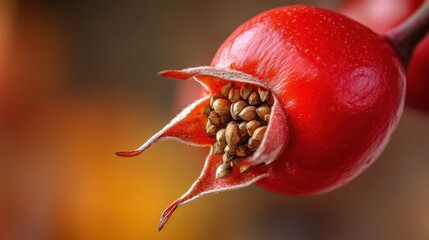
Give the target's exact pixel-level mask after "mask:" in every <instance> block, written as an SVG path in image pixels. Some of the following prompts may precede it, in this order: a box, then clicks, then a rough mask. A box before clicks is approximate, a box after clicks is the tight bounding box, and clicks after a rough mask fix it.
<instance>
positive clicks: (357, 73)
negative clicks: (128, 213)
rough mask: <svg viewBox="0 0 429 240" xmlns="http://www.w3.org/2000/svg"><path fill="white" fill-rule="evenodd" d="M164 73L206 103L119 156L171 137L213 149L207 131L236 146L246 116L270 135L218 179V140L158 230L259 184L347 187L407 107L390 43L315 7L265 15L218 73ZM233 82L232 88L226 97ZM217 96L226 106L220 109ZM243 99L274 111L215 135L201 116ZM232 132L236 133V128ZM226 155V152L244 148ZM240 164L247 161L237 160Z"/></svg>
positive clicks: (219, 62)
mask: <svg viewBox="0 0 429 240" xmlns="http://www.w3.org/2000/svg"><path fill="white" fill-rule="evenodd" d="M161 75H162V76H165V77H171V78H175V79H179V80H187V79H190V78H192V79H194V80H196V81H198V82H200V83H201V84H202V85H203V86H204V88H205V91H206V92H207V95H208V96H206V97H204V98H202V99H200V100H198V101H196V102H194V103H193V104H191V105H190V106H189V107H187V108H186V109H185V110H183V111H182V113H180V114H179V115H178V116H177V117H176V118H175V119H173V121H172V122H171V123H169V124H168V125H167V126H166V127H165V128H164V129H162V130H161V131H160V132H159V133H157V134H156V135H154V136H153V137H152V138H151V139H149V141H148V142H146V143H145V144H143V145H142V146H141V147H140V148H138V149H137V150H134V151H130V152H119V153H117V154H118V155H120V156H135V155H138V154H140V153H141V152H143V151H144V150H146V149H147V148H148V147H149V146H151V145H152V144H153V143H155V142H157V141H160V140H163V139H169V138H175V139H178V140H180V141H183V142H187V143H190V144H194V145H203V146H209V145H213V144H215V142H216V140H215V139H214V138H212V137H210V136H208V133H209V135H212V136H213V134H216V139H218V136H217V135H221V134H219V132H221V131H225V132H228V131H229V138H228V136H227V137H226V139H227V141H228V139H230V140H229V141H235V138H234V136H235V135H237V136H241V137H242V136H243V135H245V134H246V133H242V132H241V133H240V132H237V131H238V130H236V131H233V130H231V129H237V127H236V126H237V125H238V124H239V123H240V124H241V122H243V121H244V122H245V123H246V124H247V123H248V122H246V121H248V119H247V117H249V116H250V117H249V119H252V117H253V119H257V121H259V122H260V124H262V125H263V127H261V128H263V130H264V132H265V135H260V136H263V139H262V141H261V142H260V146H259V147H258V148H257V149H256V150H255V151H254V152H252V153H251V154H248V155H246V154H244V157H241V158H239V159H238V160H237V161H236V162H234V164H231V166H232V167H231V168H230V169H228V171H229V172H228V173H227V174H226V175H221V177H219V176H220V175H219V168H220V167H221V166H223V165H224V164H225V161H226V160H225V159H224V156H228V155H225V154H226V153H225V154H224V155H222V154H217V153H216V147H217V145H216V144H218V145H219V140H217V143H216V144H215V146H214V147H212V150H211V153H210V154H209V156H208V157H207V159H206V163H205V166H204V169H203V171H202V173H201V175H200V177H199V178H198V179H197V181H196V182H195V183H194V184H193V186H192V187H191V189H190V190H189V191H188V192H187V193H185V194H184V195H183V196H182V197H181V198H179V199H178V200H176V201H175V202H174V203H173V204H172V205H171V206H169V207H168V208H167V209H166V210H165V212H164V213H163V215H162V217H161V222H160V225H159V228H162V227H163V226H164V224H165V223H166V221H167V220H168V219H169V218H170V216H171V214H172V213H173V211H174V210H175V209H176V208H177V207H178V206H179V205H181V204H184V203H186V202H189V201H191V200H193V199H196V198H198V197H200V196H202V195H205V194H207V193H212V192H220V191H225V190H231V189H237V188H241V187H245V186H248V185H250V184H252V183H256V184H257V185H258V186H261V187H263V188H265V189H267V190H270V191H273V192H278V193H282V194H288V195H311V194H317V193H322V192H326V191H329V190H332V189H335V188H337V187H339V186H342V185H344V184H345V183H347V182H349V181H350V180H351V179H353V178H354V177H356V176H357V175H358V174H359V173H361V172H362V171H363V170H365V169H366V168H367V167H368V166H369V165H370V164H371V163H372V162H374V160H375V159H376V158H377V157H378V156H379V155H380V153H381V152H382V150H383V148H384V147H385V145H386V144H387V142H388V140H389V138H390V135H391V134H392V132H393V130H394V129H395V127H396V125H397V123H398V120H399V117H400V115H401V112H402V106H403V99H404V81H405V79H404V75H405V74H404V70H403V67H402V64H401V63H400V61H399V59H398V57H397V55H396V54H395V52H394V51H393V50H392V48H391V47H390V45H389V44H388V43H387V42H386V41H385V40H384V38H382V37H380V36H379V35H377V34H376V33H374V32H372V31H371V30H369V29H368V28H366V27H364V26H362V25H360V24H358V23H356V22H355V21H352V20H350V19H348V18H347V17H344V16H342V15H339V14H336V13H333V12H330V11H327V10H323V9H319V8H315V7H310V6H290V7H281V8H276V9H272V10H269V11H266V12H264V13H261V14H259V15H258V16H256V17H254V18H252V19H250V20H249V21H247V22H246V23H244V24H243V25H241V26H240V27H239V28H238V29H236V30H235V31H234V32H233V33H232V35H231V36H230V37H229V38H228V39H227V40H226V41H225V42H224V43H223V45H222V46H221V47H220V49H219V50H218V52H217V54H216V56H215V57H214V59H213V62H212V64H211V67H197V68H188V69H184V70H168V71H164V72H162V73H161ZM229 83H233V84H234V85H235V88H228V91H229V92H227V94H224V93H223V92H224V89H225V86H229V85H228V84H229ZM246 86H247V87H249V86H250V88H252V89H253V90H251V91H250V92H252V91H254V92H253V93H252V94H253V95H254V97H255V99H256V100H258V99H259V100H258V101H256V102H258V103H255V104H252V103H251V102H252V101H251V100H250V99H251V97H248V95H246V94H244V95H246V96H244V95H243V94H242V93H241V91H243V89H246ZM234 89H235V90H234ZM255 89H258V91H256V90H255ZM264 91H267V92H269V93H270V94H272V95H271V96H272V102H271V103H268V102H269V101H268V100H267V101H266V103H265V102H264V100H262V99H263V96H264V95H263V92H264ZM237 92H240V96H238V95H237V94H238V93H237ZM250 92H249V93H250ZM236 93H237V94H236ZM257 93H259V96H260V97H258V96H256V94H257ZM221 94H222V95H221ZM234 94H235V95H234ZM211 95H213V96H211ZM225 96H228V97H225ZM231 96H232V97H231ZM234 96H238V98H239V99H235V97H234ZM217 98H220V99H222V100H219V104H218V105H216V104H213V101H214V100H215V99H217ZM247 98H248V99H249V100H247ZM239 100H240V101H244V102H245V103H244V104H245V105H249V104H250V105H256V106H258V109H259V107H266V108H269V109H270V113H269V114H268V115H266V116H264V117H266V118H264V119H265V120H262V119H263V117H262V116H261V115H259V117H258V116H256V115H255V114H253V115H252V111H251V110H249V111H245V110H243V111H245V112H246V113H248V115H249V116H247V115H243V114H242V113H243V112H240V114H242V115H240V117H241V119H239V117H237V119H238V120H237V123H234V120H235V119H236V118H235V117H234V115H233V114H231V115H232V116H233V118H234V120H231V118H230V120H228V122H227V123H225V124H224V125H223V126H222V127H225V126H226V125H227V124H228V126H226V130H225V128H222V127H219V128H222V129H224V130H222V129H221V130H219V129H217V126H216V124H217V123H216V124H215V123H213V124H214V125H211V121H212V120H213V119H209V120H207V118H206V117H205V116H204V115H206V116H207V115H208V113H207V112H206V111H207V109H208V107H207V106H211V107H210V109H209V110H210V111H212V112H213V111H214V112H215V114H217V113H219V115H222V114H224V113H223V112H225V111H224V110H225V109H224V108H226V109H228V108H227V107H229V106H230V105H231V106H235V105H234V104H235V102H237V101H239ZM211 101H212V103H211ZM246 101H248V103H246ZM261 102H262V103H261ZM257 104H259V105H257ZM252 107H253V106H250V108H252ZM213 109H214V110H213ZM233 109H235V108H234V107H231V113H232V112H233ZM210 113H211V112H210ZM258 114H259V112H258ZM213 122H215V121H213ZM231 122H233V124H231ZM264 124H265V126H264ZM229 125H233V126H232V127H231V128H230V129H229ZM206 127H207V129H206ZM234 127H235V128H234ZM212 129H215V130H216V131H218V130H219V131H218V132H212ZM206 130H207V132H206ZM230 130H231V131H230ZM265 130H266V131H265ZM259 132H262V131H259ZM259 132H258V133H259ZM234 134H235V135H234ZM241 134H243V135H241ZM226 135H227V133H226ZM249 135H251V133H249ZM255 135H256V131H255V132H254V133H253V135H252V136H251V138H255V139H256V138H257V137H254V136H255ZM231 139H232V140H231ZM245 139H246V141H247V139H249V137H248V136H247V137H245ZM242 140H243V138H241V140H237V141H235V142H239V141H242ZM228 144H229V142H228ZM250 145H251V143H250V140H249V144H248V145H247V147H249V148H250ZM227 147H228V148H225V149H224V151H225V152H227V151H228V150H230V147H237V145H233V144H231V146H230V145H228V146H227ZM227 149H228V150H227ZM236 156H241V155H239V154H238V152H236Z"/></svg>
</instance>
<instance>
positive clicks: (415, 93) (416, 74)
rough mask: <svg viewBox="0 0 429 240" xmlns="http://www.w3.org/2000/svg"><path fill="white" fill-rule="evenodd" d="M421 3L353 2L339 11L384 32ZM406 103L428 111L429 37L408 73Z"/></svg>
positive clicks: (397, 0) (401, 0)
mask: <svg viewBox="0 0 429 240" xmlns="http://www.w3.org/2000/svg"><path fill="white" fill-rule="evenodd" d="M422 3H423V0H395V1H391V0H354V1H353V0H352V1H346V2H345V4H344V5H343V7H342V8H341V12H342V13H344V14H345V15H347V16H349V17H351V18H353V19H355V20H356V21H358V22H361V23H362V24H364V25H366V26H368V27H370V28H372V29H373V30H374V31H377V32H380V33H384V32H386V31H388V30H390V29H392V28H393V27H395V26H397V25H399V24H400V23H401V22H402V21H404V20H405V19H406V18H407V17H409V16H410V15H411V14H412V13H413V12H414V11H415V10H416V9H417V8H418V7H419V6H420V5H421V4H422ZM405 100H406V103H407V105H409V106H412V107H415V108H417V109H419V110H423V111H425V112H429V35H426V37H425V38H424V39H423V40H422V41H421V42H420V43H419V45H418V46H417V47H416V49H415V50H414V54H413V57H412V59H411V62H410V64H409V67H408V70H407V96H406V99H405Z"/></svg>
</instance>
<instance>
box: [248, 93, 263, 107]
mask: <svg viewBox="0 0 429 240" xmlns="http://www.w3.org/2000/svg"><path fill="white" fill-rule="evenodd" d="M248 102H249V104H250V105H253V106H255V105H258V104H260V103H261V98H259V94H258V93H257V92H253V93H252V94H250V96H249V99H248Z"/></svg>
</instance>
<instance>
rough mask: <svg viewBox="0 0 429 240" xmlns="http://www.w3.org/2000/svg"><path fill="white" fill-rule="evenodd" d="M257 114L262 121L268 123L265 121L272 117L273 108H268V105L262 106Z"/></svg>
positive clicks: (257, 110)
mask: <svg viewBox="0 0 429 240" xmlns="http://www.w3.org/2000/svg"><path fill="white" fill-rule="evenodd" d="M256 113H257V114H258V116H259V117H260V118H261V119H262V120H264V121H266V120H265V118H266V115H270V113H271V108H270V107H268V106H267V105H264V106H260V107H258V108H257V109H256Z"/></svg>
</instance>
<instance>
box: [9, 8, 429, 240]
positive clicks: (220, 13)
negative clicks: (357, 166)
mask: <svg viewBox="0 0 429 240" xmlns="http://www.w3.org/2000/svg"><path fill="white" fill-rule="evenodd" d="M349 2H350V1H349ZM354 2H356V1H354ZM358 2H359V1H358ZM362 2H365V1H362ZM384 2H388V5H386V6H392V3H396V0H391V1H384ZM296 3H305V4H313V5H317V6H321V7H324V8H328V9H341V8H342V6H344V2H343V1H340V0H337V1H330V0H324V1H322V0H320V1H314V0H313V1H310V0H307V1H293V0H267V1H259V0H234V1H231V0H217V1H197V0H180V1H167V0H158V1H137V0H123V1H110V0H105V1H97V0H86V1H83V0H76V1H49V0H40V1H34V0H33V1H17V0H1V1H0V239H4V240H27V239H31V240H45V239H53V240H57V239H59V240H60V239H61V240H63V239H64V240H68V239H70V240H72V239H73V240H74V239H79V240H80V239H82V240H85V239H112V240H113V239H125V240H128V239H129V240H133V239H207V240H209V239H225V240H229V239H231V240H232V239H234V240H235V239H246V240H257V239H304V240H306V239H429V214H428V213H429V204H428V202H429V188H428V187H427V186H428V183H429V148H428V141H429V114H424V113H421V112H418V111H416V110H413V109H410V108H406V109H405V112H404V116H403V118H402V120H401V122H400V124H399V127H398V130H397V131H396V133H395V134H394V136H393V138H392V141H391V143H390V144H389V146H388V147H387V149H386V151H385V152H384V153H383V155H382V156H381V158H380V159H379V160H378V161H377V162H376V163H375V164H374V165H373V166H372V167H370V168H369V169H368V170H367V171H366V172H365V173H363V174H362V175H361V176H360V177H358V178H357V179H356V180H354V181H352V182H351V183H350V184H348V185H347V186H345V187H343V188H341V189H338V190H336V191H333V192H331V193H327V194H323V195H320V196H314V197H287V196H281V195H276V194H273V193H270V192H267V191H264V190H262V189H259V188H257V187H255V186H252V187H249V188H246V189H242V190H238V191H233V192H226V193H222V194H218V195H211V196H207V197H203V198H202V199H200V200H198V201H195V202H192V203H190V204H188V205H185V206H182V207H180V208H179V209H178V210H177V212H176V213H175V215H174V216H173V218H172V219H171V220H170V222H169V223H168V224H167V226H166V228H165V229H164V230H163V231H162V232H161V233H158V231H157V229H156V227H157V224H158V220H159V216H160V214H161V213H162V211H163V210H164V208H165V207H167V206H168V205H169V204H170V203H171V202H172V201H173V200H175V199H176V198H178V197H179V196H181V195H182V194H183V193H184V192H185V191H187V189H188V188H189V187H190V185H191V184H192V182H193V181H194V180H195V179H196V178H197V177H198V175H199V173H200V170H201V168H202V165H203V159H204V157H205V154H206V153H207V152H208V149H198V148H194V147H190V146H186V145H183V144H180V143H175V142H163V143H161V144H158V145H155V146H154V147H153V148H152V149H151V150H150V151H148V152H145V153H144V154H142V155H141V156H140V157H137V158H133V159H121V158H118V157H116V156H115V155H114V152H115V151H117V150H128V149H132V148H135V147H138V146H139V145H140V144H141V143H143V142H144V141H145V140H146V139H147V138H148V137H150V136H151V135H152V134H153V133H155V132H156V131H157V130H158V129H160V128H161V127H162V126H163V125H164V124H166V123H167V122H168V121H169V120H170V119H171V118H172V117H173V116H175V114H177V113H178V112H179V110H180V109H181V108H182V107H183V106H185V105H186V104H188V103H189V102H191V101H192V100H193V98H194V97H195V98H196V97H197V96H196V95H194V93H195V92H194V91H192V89H195V85H194V84H193V83H191V82H189V83H188V82H186V83H183V85H182V86H180V87H179V85H178V83H177V82H175V81H173V80H168V79H162V78H160V77H159V76H157V72H158V71H160V70H163V69H169V68H179V69H180V68H184V67H189V66H201V65H208V64H209V63H210V60H211V58H212V56H213V55H214V53H215V52H216V50H217V48H218V47H219V46H220V44H221V43H222V42H223V40H224V39H225V38H226V37H227V36H228V35H229V34H230V33H231V32H232V31H233V30H234V29H235V28H236V27H237V26H238V25H240V24H241V23H242V22H244V21H245V20H247V19H248V18H250V17H252V16H254V15H256V14H257V13H259V12H261V11H264V10H267V9H270V8H273V7H278V6H282V5H289V4H296ZM398 6H399V5H398ZM401 8H402V10H404V9H405V10H407V8H406V7H404V6H403V5H401ZM379 9H387V7H384V8H383V7H382V8H379ZM368 14H369V13H368ZM395 14H396V15H397V16H398V13H397V12H396V13H395ZM375 16H384V15H382V14H381V10H380V11H376V12H375ZM369 17H370V16H369V15H368V16H367V15H364V18H369ZM195 94H196V93H195ZM184 95H186V97H183V96H184ZM179 96H181V97H179Z"/></svg>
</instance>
